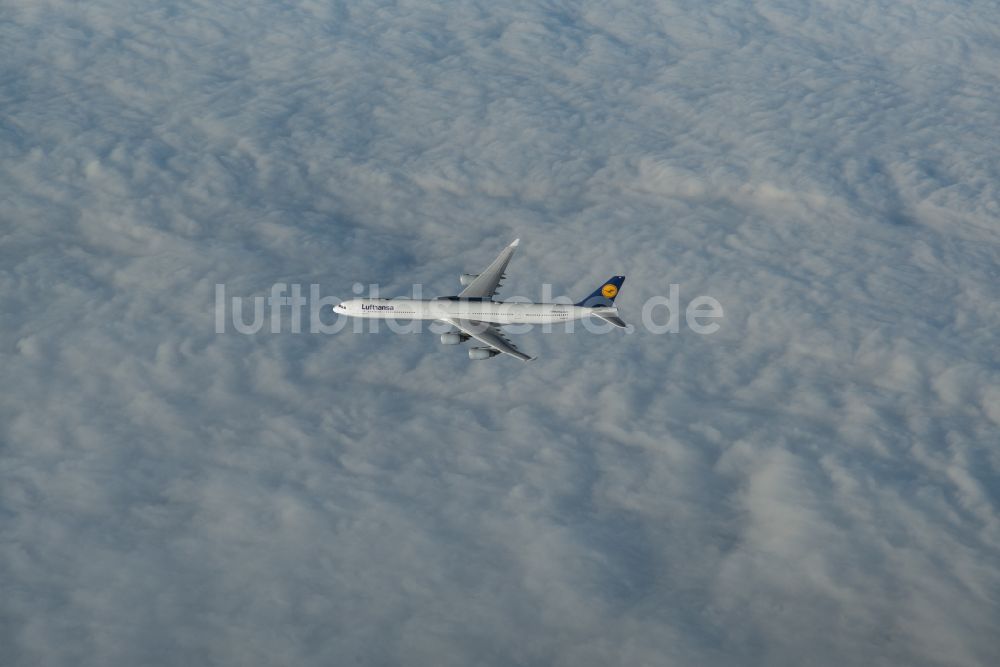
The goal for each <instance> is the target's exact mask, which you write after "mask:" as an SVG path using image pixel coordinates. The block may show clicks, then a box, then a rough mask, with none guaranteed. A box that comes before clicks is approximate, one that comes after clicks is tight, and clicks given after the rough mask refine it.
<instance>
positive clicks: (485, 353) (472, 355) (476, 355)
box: [469, 347, 500, 359]
mask: <svg viewBox="0 0 1000 667" xmlns="http://www.w3.org/2000/svg"><path fill="white" fill-rule="evenodd" d="M498 354H500V353H499V352H497V351H496V350H491V349H489V348H485V347H474V348H472V349H470V350H469V359H489V358H490V357H495V356H497V355H498Z"/></svg>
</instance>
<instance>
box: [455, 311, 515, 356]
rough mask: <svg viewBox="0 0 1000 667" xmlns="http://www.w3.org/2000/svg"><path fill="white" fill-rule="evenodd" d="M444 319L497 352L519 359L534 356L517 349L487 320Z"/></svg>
mask: <svg viewBox="0 0 1000 667" xmlns="http://www.w3.org/2000/svg"><path fill="white" fill-rule="evenodd" d="M445 321H446V322H447V323H448V324H450V325H452V326H453V327H455V328H456V329H460V330H461V331H462V332H464V333H467V334H468V335H470V336H472V337H473V338H475V339H476V340H478V341H479V342H480V343H485V344H486V345H489V346H490V347H492V348H493V349H494V350H496V351H498V352H501V353H503V354H509V355H511V356H512V357H516V358H518V359H520V360H521V361H531V360H532V359H534V357H529V356H528V355H526V354H525V353H524V352H521V351H520V350H519V349H517V348H516V347H514V344H513V343H511V342H510V341H509V340H507V338H506V337H505V336H504V335H503V334H502V333H501V332H500V329H498V328H497V327H496V326H494V325H492V324H489V323H487V322H477V321H475V320H459V319H449V320H445Z"/></svg>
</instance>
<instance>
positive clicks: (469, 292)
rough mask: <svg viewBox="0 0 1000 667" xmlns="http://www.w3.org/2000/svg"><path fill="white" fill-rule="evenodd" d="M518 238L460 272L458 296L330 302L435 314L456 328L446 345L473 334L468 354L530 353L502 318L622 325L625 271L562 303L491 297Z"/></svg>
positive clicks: (367, 313) (375, 311)
mask: <svg viewBox="0 0 1000 667" xmlns="http://www.w3.org/2000/svg"><path fill="white" fill-rule="evenodd" d="M519 241H520V239H514V242H513V243H511V244H510V245H509V246H507V247H506V248H504V250H503V252H501V253H500V255H499V256H498V257H497V258H496V259H495V260H493V263H492V264H490V265H489V267H488V268H487V269H486V270H485V271H483V272H482V273H477V274H467V273H466V274H463V275H462V276H461V277H460V278H459V281H460V282H461V283H462V285H463V286H464V287H465V289H463V290H462V291H461V292H460V293H459V294H458V296H439V297H437V298H435V299H406V298H395V299H350V300H348V301H344V302H343V303H341V304H339V305H337V306H334V310H335V311H336V312H338V313H340V314H342V315H349V316H351V317H367V318H377V319H399V320H438V321H440V322H445V323H447V324H449V325H451V326H452V327H454V329H455V331H452V332H450V333H444V334H441V342H442V343H444V344H445V345H457V344H458V343H463V342H465V341H467V340H469V339H470V338H471V339H474V340H476V341H477V343H479V344H480V346H478V347H473V348H470V349H469V358H470V359H489V358H490V357H495V356H496V355H498V354H509V355H511V356H512V357H516V358H518V359H520V360H521V361H531V360H532V359H534V357H529V356H528V355H526V354H524V353H523V352H521V351H520V350H518V349H517V348H516V347H514V345H513V343H511V342H510V341H509V340H508V339H507V338H506V337H505V336H504V335H503V333H502V332H501V331H500V327H502V326H504V325H505V324H551V323H557V322H568V321H569V320H579V319H582V318H584V317H589V316H591V315H594V316H596V317H599V318H601V319H602V320H605V321H606V322H610V323H611V324H613V325H615V326H616V327H619V328H622V329H624V328H625V326H626V325H625V322H623V321H622V320H621V319H620V318H619V317H618V309H617V308H616V307H615V305H614V304H615V297H616V296H618V292H619V291H620V290H621V288H622V283H624V282H625V276H612V277H611V278H608V279H607V280H606V281H605V282H604V283H603V284H602V285H601V286H600V287H598V288H597V290H596V291H595V292H594V293H593V294H591V295H590V296H588V297H587V298H586V299H584V300H583V301H581V302H579V303H576V304H564V303H504V302H503V301H496V300H494V296H495V295H496V291H497V288H498V287H499V286H500V281H501V280H503V279H504V278H505V277H506V274H505V273H504V271H505V270H506V269H507V263H508V262H510V258H511V256H512V255H513V254H514V249H515V248H517V244H518V243H519Z"/></svg>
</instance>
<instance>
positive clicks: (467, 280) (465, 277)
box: [458, 273, 479, 287]
mask: <svg viewBox="0 0 1000 667" xmlns="http://www.w3.org/2000/svg"><path fill="white" fill-rule="evenodd" d="M478 277H479V274H478V273H463V274H462V275H460V276H459V277H458V282H460V283H462V287H468V286H469V285H471V284H472V281H473V280H475V279H476V278H478Z"/></svg>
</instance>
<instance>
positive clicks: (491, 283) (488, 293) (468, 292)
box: [458, 239, 521, 299]
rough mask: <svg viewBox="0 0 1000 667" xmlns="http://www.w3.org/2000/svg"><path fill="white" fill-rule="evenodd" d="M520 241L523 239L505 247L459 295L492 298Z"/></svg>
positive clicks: (515, 240)
mask: <svg viewBox="0 0 1000 667" xmlns="http://www.w3.org/2000/svg"><path fill="white" fill-rule="evenodd" d="M520 242H521V239H514V242H513V243H511V244H510V245H509V246H507V247H506V248H504V249H503V252H501V253H500V255H499V256H498V257H497V258H496V259H495V260H493V263H492V264H490V266H489V268H487V269H486V270H485V271H483V272H482V273H480V274H479V276H478V277H477V278H476V279H475V280H473V281H472V282H471V283H469V286H468V287H466V288H465V289H464V290H462V292H461V293H460V294H459V295H458V296H459V297H463V298H470V297H479V298H486V299H492V298H493V295H494V294H495V293H496V291H497V287H499V286H500V281H501V280H502V279H503V277H504V273H503V272H504V271H505V270H506V269H507V263H508V262H509V261H510V258H511V256H512V255H513V254H514V249H515V248H517V244H518V243H520Z"/></svg>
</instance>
